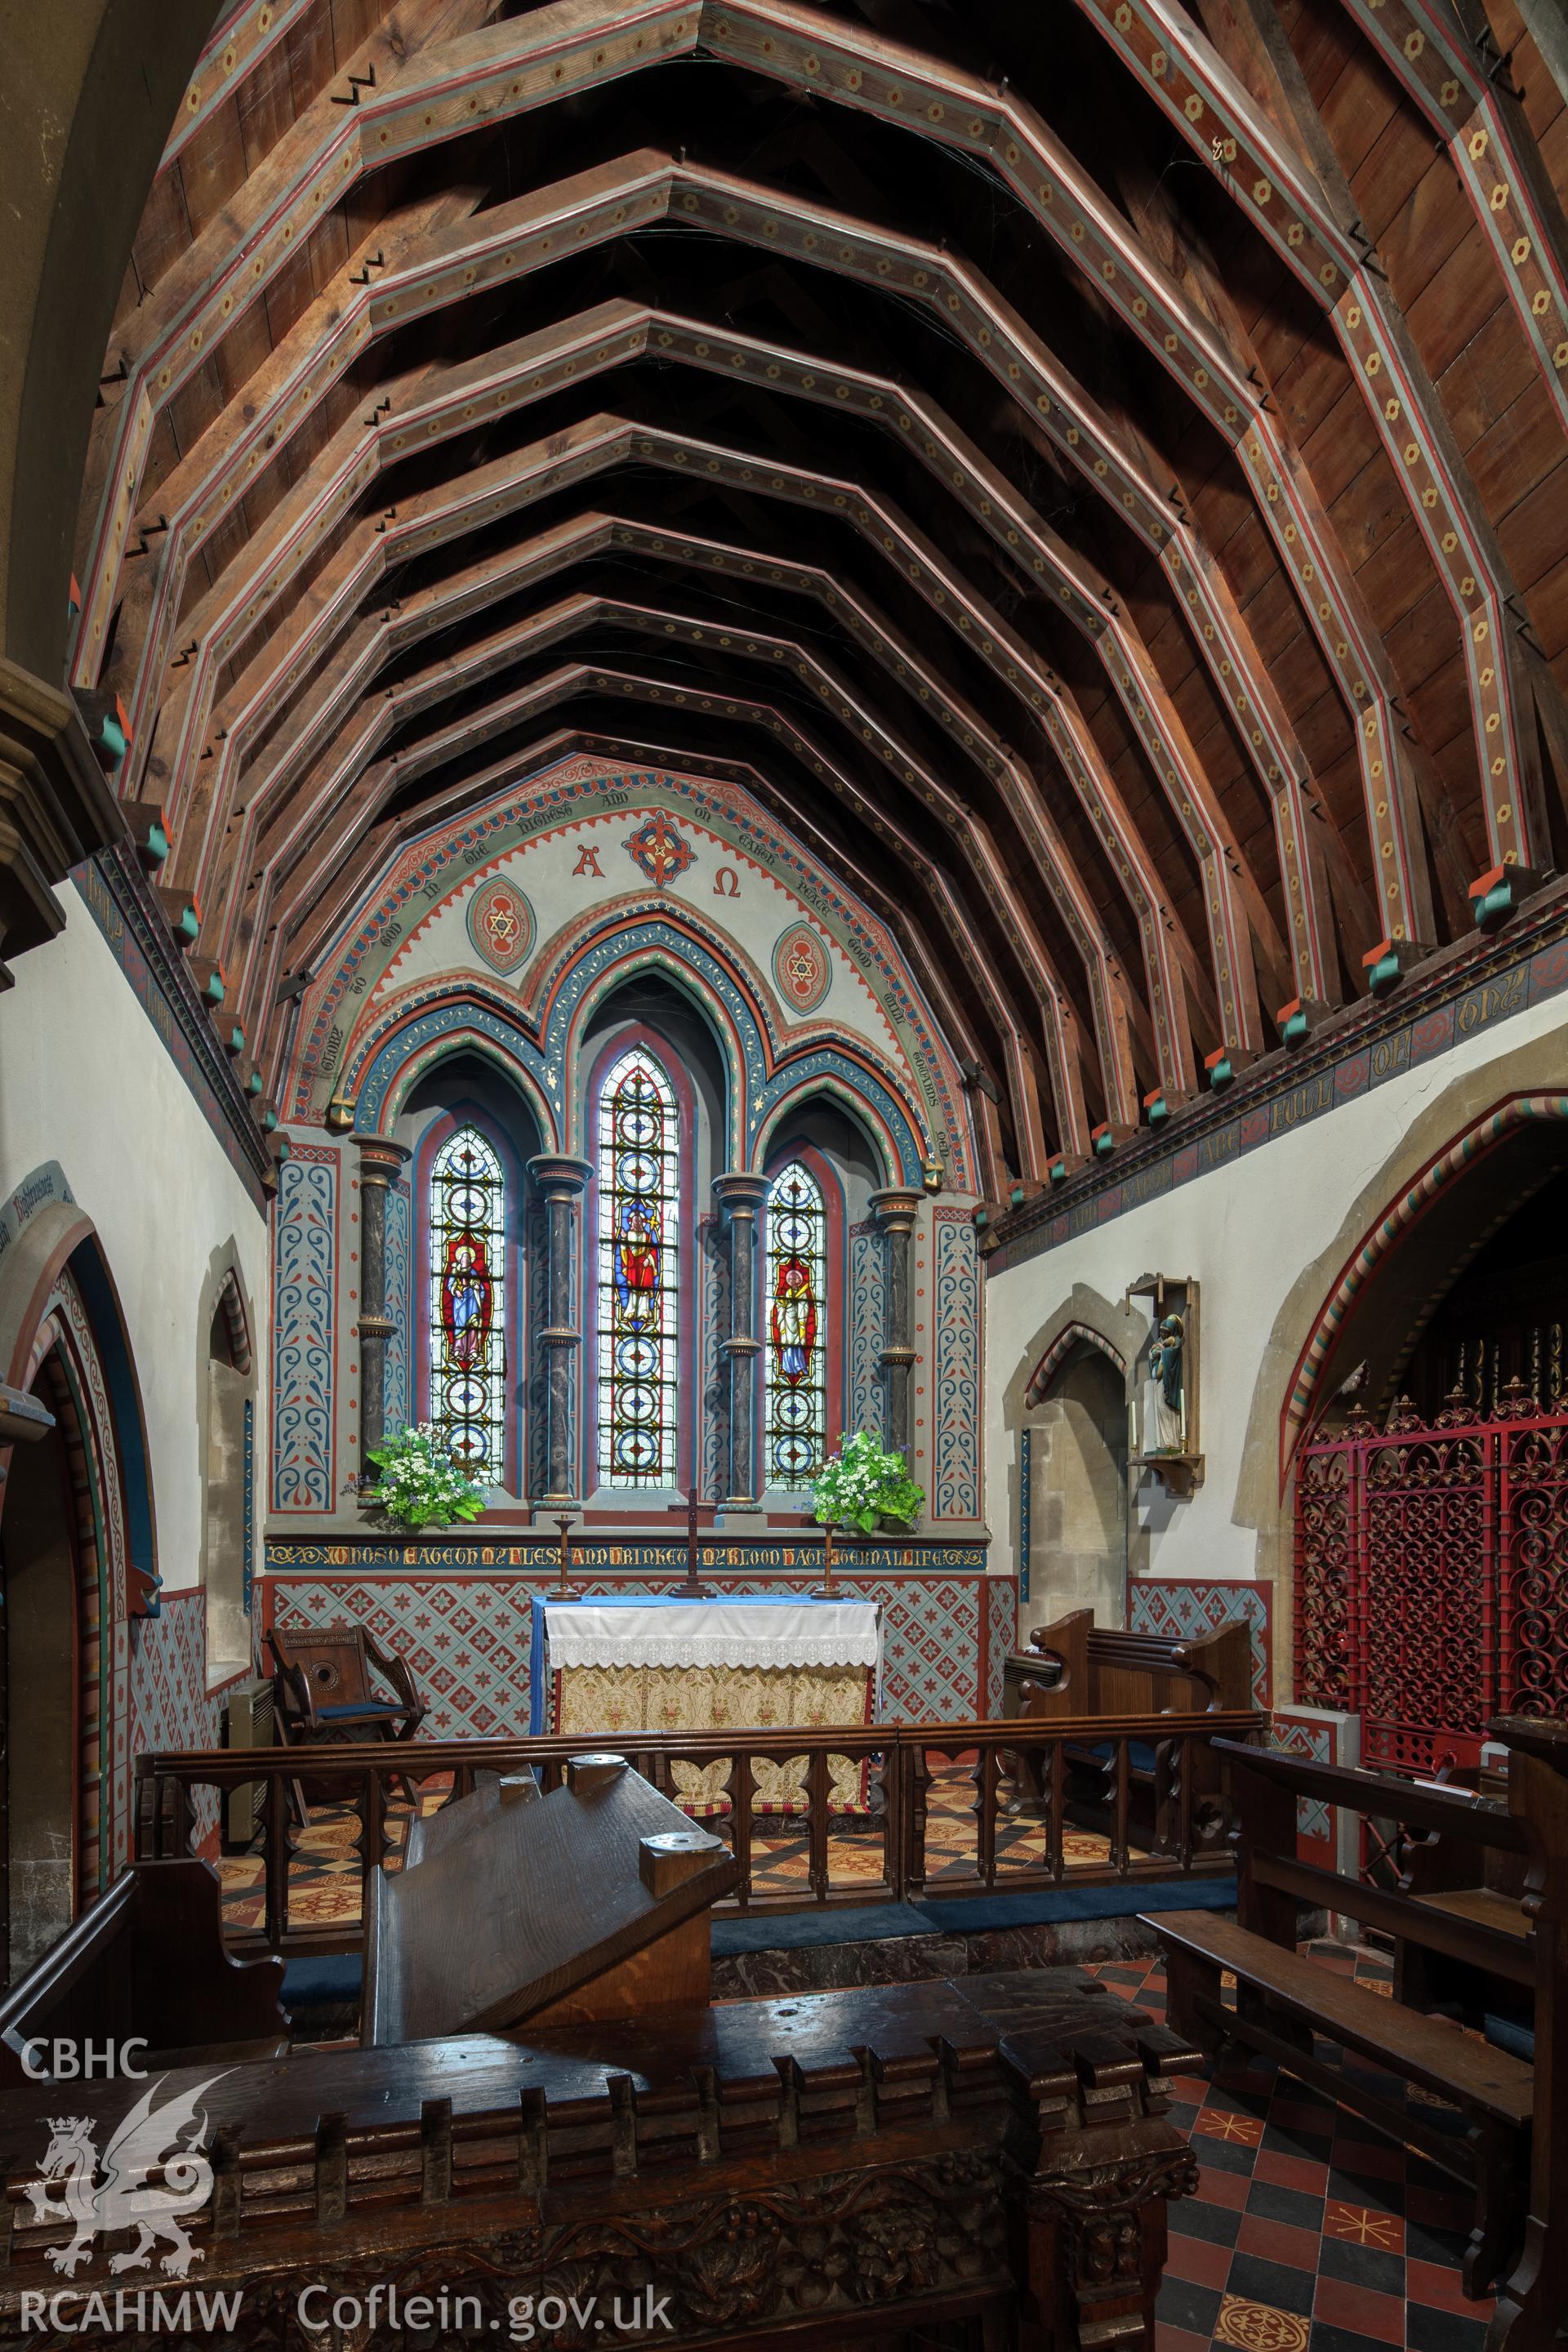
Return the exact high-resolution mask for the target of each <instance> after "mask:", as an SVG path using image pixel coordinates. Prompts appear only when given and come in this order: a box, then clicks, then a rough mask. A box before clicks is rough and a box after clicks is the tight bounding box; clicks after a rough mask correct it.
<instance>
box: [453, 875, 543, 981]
mask: <svg viewBox="0 0 1568 2352" xmlns="http://www.w3.org/2000/svg"><path fill="white" fill-rule="evenodd" d="M468 937H469V938H470V939H471V940H472V941H473V943H474V945H475V946H476V947H477V948H478V950H479V953H480V954H481V955H482V956H483V958H484V960H485V961H486V962H487V963H488V964H489V966H490V968H491V970H492V971H505V972H512V971H516V970H517V968H518V966H519V964H520V963H521V961H522V960H523V958H524V957H525V956H526V955H527V953H528V951H529V949H530V948H531V946H532V945H533V909H532V908H531V906H530V905H529V903H528V900H527V899H526V898H524V897H523V895H522V892H521V890H519V889H516V888H514V887H513V886H512V884H511V883H510V882H505V881H502V880H501V878H500V876H499V875H498V876H497V877H496V878H495V879H494V880H493V881H490V882H486V883H482V884H481V885H480V887H479V889H477V890H476V891H475V892H474V895H473V897H472V898H470V899H469V900H468Z"/></svg>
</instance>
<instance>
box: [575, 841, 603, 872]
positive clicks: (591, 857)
mask: <svg viewBox="0 0 1568 2352" xmlns="http://www.w3.org/2000/svg"><path fill="white" fill-rule="evenodd" d="M572 871H573V873H574V874H596V875H597V876H598V877H599V879H600V881H601V882H602V881H603V880H604V878H605V869H604V867H603V866H601V865H600V863H599V853H598V851H597V850H596V849H590V848H589V846H588V845H587V843H586V842H584V845H583V846H582V848H581V849H580V850H579V851H578V852H577V863H576V865H575V866H574V867H573V868H572Z"/></svg>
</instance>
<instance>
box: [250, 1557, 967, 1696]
mask: <svg viewBox="0 0 1568 2352" xmlns="http://www.w3.org/2000/svg"><path fill="white" fill-rule="evenodd" d="M593 1549H605V1550H610V1549H620V1547H612V1546H604V1547H597V1546H596V1547H594V1548H593ZM671 1549H672V1550H673V1549H674V1548H673V1547H672V1548H671ZM792 1549H793V1548H792ZM799 1550H800V1553H801V1554H802V1555H803V1556H804V1557H803V1565H802V1566H801V1568H800V1569H798V1570H796V1571H795V1573H793V1574H790V1573H784V1574H766V1573H761V1574H752V1575H747V1576H745V1577H731V1578H728V1579H725V1578H722V1577H721V1576H717V1575H714V1574H713V1573H712V1571H711V1570H709V1569H708V1568H707V1567H706V1565H705V1567H704V1573H705V1574H706V1575H708V1576H709V1577H710V1581H712V1582H713V1583H714V1584H715V1585H716V1586H717V1588H718V1589H719V1590H720V1591H726V1590H728V1591H746V1592H762V1593H770V1594H772V1593H776V1594H778V1595H779V1596H781V1597H784V1596H787V1595H789V1594H791V1593H799V1592H805V1591H809V1590H810V1589H811V1587H812V1585H813V1584H815V1583H816V1580H817V1578H818V1576H819V1575H820V1572H821V1554H820V1549H819V1547H817V1546H816V1545H812V1546H810V1547H806V1546H805V1545H803V1546H801V1547H800V1548H799ZM582 1565H583V1567H584V1570H586V1568H587V1561H586V1560H585V1559H584V1561H583V1563H582ZM678 1575H679V1568H678V1567H677V1566H676V1565H674V1564H673V1563H672V1566H671V1569H670V1572H669V1574H668V1576H661V1575H657V1574H656V1575H649V1574H647V1573H644V1574H642V1575H639V1576H626V1575H616V1573H614V1572H613V1570H612V1571H610V1572H605V1571H603V1570H599V1571H597V1572H593V1573H584V1575H583V1576H582V1577H581V1578H580V1584H579V1589H580V1590H585V1591H592V1592H658V1591H668V1589H669V1588H670V1587H671V1586H672V1585H673V1584H674V1583H675V1582H676V1580H677V1578H678ZM844 1583H845V1586H846V1589H847V1591H853V1592H855V1593H857V1594H864V1595H865V1597H866V1598H867V1599H868V1600H871V1601H880V1602H881V1603H882V1695H883V1715H884V1717H885V1718H886V1720H888V1721H889V1722H892V1723H959V1722H964V1721H967V1720H969V1719H971V1718H972V1717H974V1716H975V1715H976V1714H977V1713H978V1712H979V1711H980V1706H981V1691H980V1622H981V1617H980V1612H981V1610H982V1608H983V1607H986V1606H988V1607H989V1608H990V1609H991V1611H992V1612H993V1616H992V1620H991V1622H992V1624H993V1627H995V1626H996V1625H997V1624H998V1623H1000V1622H1002V1616H1003V1612H1004V1610H1006V1611H1009V1612H1010V1608H1011V1594H1012V1583H1011V1580H1009V1579H1005V1578H997V1579H993V1580H987V1579H986V1578H985V1577H984V1576H982V1575H977V1574H973V1573H970V1574H966V1575H955V1576H942V1575H926V1576H878V1575H874V1574H869V1575H860V1576H854V1577H846V1578H845V1579H844ZM550 1586H551V1580H550V1579H549V1578H548V1577H547V1576H543V1575H530V1574H527V1573H524V1574H518V1575H509V1574H507V1573H506V1572H505V1571H502V1572H501V1573H500V1574H498V1575H494V1576H487V1575H483V1574H479V1575H468V1574H457V1575H452V1576H439V1575H437V1576H418V1575H405V1576H398V1575H396V1574H387V1575H355V1574H353V1573H352V1572H350V1573H344V1574H339V1575H333V1574H331V1573H330V1572H328V1573H321V1574H303V1575H283V1576H277V1575H274V1576H271V1577H269V1578H268V1583H267V1588H266V1604H265V1605H266V1610H267V1618H266V1622H268V1624H269V1625H277V1626H278V1627H279V1628H280V1629H281V1630H283V1631H287V1630H288V1629H289V1627H291V1626H292V1627H294V1628H297V1629H299V1630H300V1631H303V1630H305V1629H306V1628H308V1627H310V1626H328V1625H363V1626H365V1627H366V1628H367V1629H368V1630H369V1631H370V1632H371V1633H374V1636H375V1638H376V1640H377V1641H378V1642H380V1643H383V1644H384V1645H385V1646H387V1647H390V1648H393V1649H395V1650H398V1651H401V1653H402V1654H403V1655H404V1656H405V1658H406V1659H407V1661H408V1664H409V1665H410V1667H411V1669H412V1671H413V1674H414V1679H415V1681H416V1684H417V1685H418V1687H419V1689H420V1692H421V1693H422V1695H423V1696H424V1697H425V1698H426V1700H427V1701H428V1703H429V1706H430V1717H429V1720H428V1723H427V1725H426V1733H427V1736H428V1737H430V1738H435V1739H511V1738H525V1737H526V1735H527V1732H528V1720H529V1638H530V1628H529V1611H530V1604H531V1601H532V1598H533V1595H534V1594H535V1593H536V1592H547V1591H549V1590H550ZM982 1586H989V1587H991V1588H993V1589H991V1590H989V1591H988V1592H987V1593H986V1594H984V1595H983V1593H982V1589H981V1588H982ZM997 1587H999V1588H1001V1589H1002V1591H1004V1592H1005V1596H1006V1599H1005V1601H1004V1600H1002V1599H1000V1598H999V1597H998V1592H997V1591H996V1590H995V1589H994V1588H997ZM1008 1622H1009V1625H1010V1617H1009V1621H1008ZM993 1681H994V1684H996V1687H997V1689H998V1690H999V1687H1000V1685H999V1681H998V1678H997V1669H996V1668H995V1667H993Z"/></svg>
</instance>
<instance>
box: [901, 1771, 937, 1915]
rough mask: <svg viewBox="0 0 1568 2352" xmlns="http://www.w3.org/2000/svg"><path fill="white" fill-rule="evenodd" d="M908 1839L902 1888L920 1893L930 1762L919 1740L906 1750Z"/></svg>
mask: <svg viewBox="0 0 1568 2352" xmlns="http://www.w3.org/2000/svg"><path fill="white" fill-rule="evenodd" d="M908 1756H909V1762H908V1775H909V1777H908V1790H909V1814H908V1822H909V1843H908V1845H907V1847H906V1849H905V1852H906V1860H905V1864H904V1891H905V1892H906V1894H909V1895H921V1894H923V1893H924V1892H925V1883H926V1805H927V1798H928V1793H929V1791H930V1789H931V1765H930V1762H929V1761H928V1759H927V1757H926V1751H925V1746H924V1743H923V1741H922V1743H921V1745H920V1746H919V1747H918V1748H911V1749H910V1750H909V1751H908Z"/></svg>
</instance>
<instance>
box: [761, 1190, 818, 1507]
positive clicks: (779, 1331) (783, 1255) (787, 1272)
mask: <svg viewBox="0 0 1568 2352" xmlns="http://www.w3.org/2000/svg"><path fill="white" fill-rule="evenodd" d="M826 1224H827V1219H826V1213H825V1212H824V1209H823V1204H822V1188H821V1187H820V1185H819V1184H818V1183H817V1181H816V1178H815V1177H814V1176H813V1175H812V1173H811V1171H810V1170H809V1169H808V1168H806V1167H805V1165H804V1164H803V1163H802V1161H800V1160H791V1161H790V1164H789V1166H788V1167H787V1168H784V1169H781V1170H780V1171H779V1173H778V1175H777V1176H775V1177H774V1179H773V1184H772V1186H771V1187H770V1189H769V1192H768V1210H767V1234H766V1239H765V1244H764V1249H765V1257H764V1267H765V1280H766V1284H767V1289H766V1304H767V1328H766V1352H765V1355H764V1358H763V1362H764V1366H765V1370H764V1375H763V1413H764V1426H765V1429H766V1433H767V1434H766V1439H765V1444H766V1447H767V1475H768V1483H769V1485H770V1486H804V1485H805V1481H806V1480H807V1479H808V1478H815V1477H816V1474H817V1472H818V1471H819V1470H820V1469H821V1467H822V1463H823V1457H824V1454H825V1453H826V1442H827V1377H826V1349H827V1329H826V1322H827V1309H826V1266H827V1252H826Z"/></svg>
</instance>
